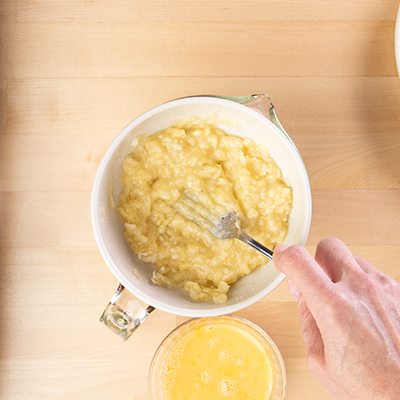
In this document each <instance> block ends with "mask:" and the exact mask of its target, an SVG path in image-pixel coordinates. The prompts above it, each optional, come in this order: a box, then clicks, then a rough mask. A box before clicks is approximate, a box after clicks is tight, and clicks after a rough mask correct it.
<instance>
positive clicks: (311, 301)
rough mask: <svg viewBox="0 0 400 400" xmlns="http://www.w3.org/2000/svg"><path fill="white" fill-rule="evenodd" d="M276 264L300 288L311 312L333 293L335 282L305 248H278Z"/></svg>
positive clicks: (275, 251)
mask: <svg viewBox="0 0 400 400" xmlns="http://www.w3.org/2000/svg"><path fill="white" fill-rule="evenodd" d="M274 264H275V267H276V268H277V269H278V270H279V271H280V272H282V273H284V274H285V275H287V276H288V277H289V279H291V280H292V281H293V282H294V284H295V285H296V286H297V287H298V288H299V290H300V292H301V293H302V294H303V296H304V298H305V299H306V302H307V304H308V306H309V308H310V310H311V311H312V310H313V309H315V308H316V307H317V306H318V305H319V304H320V303H321V300H323V299H326V298H327V297H329V296H330V294H331V293H332V289H333V282H332V281H331V279H330V278H329V276H328V275H327V274H326V273H325V271H324V270H323V269H322V268H321V267H320V265H319V264H318V263H317V262H316V261H315V260H314V258H313V257H312V256H311V254H310V253H309V252H308V251H307V250H306V249H305V248H304V247H302V246H299V245H294V246H291V247H286V246H284V245H279V246H277V247H276V248H275V249H274Z"/></svg>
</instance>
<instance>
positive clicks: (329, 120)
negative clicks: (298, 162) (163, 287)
mask: <svg viewBox="0 0 400 400" xmlns="http://www.w3.org/2000/svg"><path fill="white" fill-rule="evenodd" d="M397 10H398V1H397V0H396V1H392V0H335V1H331V0H304V1H303V0H299V1H293V0H272V1H265V0H246V1H245V0H230V1H226V0H192V1H190V0H187V1H184V0H156V1H149V0H113V1H109V0H108V1H106V0H97V1H86V0H85V1H84V0H3V1H2V2H1V4H0V131H1V135H0V190H1V197H0V266H1V269H0V282H1V287H0V289H1V290H0V298H1V302H2V307H1V311H0V320H1V330H0V398H1V399H6V400H25V399H26V400H28V399H29V400H39V399H40V400H42V399H43V400H47V399H60V400H61V399H63V400H64V399H65V400H66V399H68V400H69V399H74V400H91V399H93V400H101V399H138V400H144V399H147V382H146V377H147V371H148V368H149V364H150V361H151V358H152V355H153V353H154V351H155V349H156V348H157V346H158V345H159V343H160V342H161V340H162V339H163V338H164V337H165V336H166V335H167V334H168V333H169V332H170V331H171V330H172V329H173V328H174V327H175V326H177V324H179V323H181V322H182V321H183V320H184V318H182V317H176V316H174V315H171V314H167V313H164V312H161V311H158V310H156V311H155V312H154V313H153V314H152V315H151V316H150V317H149V318H148V319H147V321H146V322H145V324H144V325H143V326H142V327H141V328H140V329H139V330H138V331H137V332H136V333H135V335H134V337H132V338H131V339H130V340H129V341H128V342H126V343H124V342H122V341H121V340H120V339H119V338H118V337H116V336H115V335H113V334H112V333H111V332H110V331H109V330H107V329H106V327H105V326H103V325H101V324H100V323H99V322H98V318H99V316H100V314H101V313H102V311H103V308H104V307H105V306H106V304H107V303H108V301H109V300H110V298H111V296H112V294H113V293H114V290H115V289H116V287H117V284H118V282H117V280H116V279H115V278H114V276H113V275H112V274H111V272H110V271H109V269H108V268H107V266H106V264H105V263H104V261H103V259H102V257H101V255H100V253H99V251H98V249H97V247H96V243H95V241H94V237H93V233H92V228H91V221H90V194H91V187H92V183H93V179H94V175H95V172H96V169H97V166H98V165H99V162H100V160H101V157H102V155H103V154H104V152H105V150H106V148H107V147H108V145H109V144H110V142H111V141H112V139H113V138H114V137H115V136H116V135H117V134H118V133H119V132H120V130H121V129H122V128H123V127H124V126H125V125H127V124H128V123H129V122H130V121H131V120H132V119H134V118H135V117H137V116H138V115H140V114H141V113H142V112H144V111H146V110H148V109H149V108H151V107H153V106H155V105H158V104H160V103H162V102H165V101H167V100H170V99H173V98H177V97H181V96H185V95H194V94H220V95H247V94H252V93H266V94H268V95H269V96H270V97H271V98H272V100H273V102H274V105H275V107H276V110H277V113H278V116H279V117H280V120H281V122H282V124H283V126H284V127H285V128H286V130H287V131H288V132H289V134H290V135H291V137H292V139H293V140H294V142H295V143H296V145H297V147H298V149H299V150H300V152H301V154H302V155H303V158H304V161H305V164H306V167H307V170H308V173H309V177H310V182H311V188H312V195H313V220H312V226H311V231H310V235H309V239H308V242H307V249H308V250H309V251H310V252H311V253H313V252H314V250H315V246H316V244H317V243H318V241H319V240H320V239H322V238H323V237H325V236H330V235H334V236H338V237H340V238H341V239H343V240H344V241H345V242H346V243H348V244H349V246H350V248H351V249H352V251H353V252H354V253H358V254H360V255H362V256H364V257H366V258H368V259H369V260H370V261H372V262H373V263H374V264H375V265H376V266H377V267H378V268H379V269H381V270H382V271H384V272H386V273H387V274H389V275H391V276H392V277H394V278H395V279H397V280H398V281H400V265H399V261H398V260H399V253H400V168H399V166H400V132H399V131H400V81H399V77H398V74H397V69H396V63H395V54H394V30H395V21H396V15H397ZM237 314H238V315H240V316H242V317H245V318H247V319H249V320H251V321H253V322H255V323H256V324H258V325H259V326H261V327H262V328H263V329H264V330H265V331H266V332H267V333H268V334H269V335H270V336H271V337H272V339H273V340H274V341H275V342H276V344H277V345H278V347H279V349H280V350H281V353H282V355H283V358H284V361H285V363H286V368H287V376H288V396H287V399H288V400H325V399H328V398H329V396H328V395H327V394H326V392H325V390H324V389H323V387H322V386H321V385H320V384H319V383H318V382H317V381H316V380H315V379H314V378H313V377H312V376H311V375H310V374H309V372H308V370H307V365H306V359H305V349H304V345H303V341H302V335H301V330H300V324H299V318H298V312H297V305H296V303H295V301H294V300H293V298H292V296H291V295H290V293H289V291H288V289H287V284H286V281H285V282H284V283H282V284H281V285H280V286H279V287H278V289H276V290H275V291H274V292H273V293H272V294H270V295H269V296H267V297H266V298H265V299H263V300H262V301H260V302H258V303H256V304H254V305H253V306H251V307H248V308H247V309H244V310H242V311H241V312H238V313H237Z"/></svg>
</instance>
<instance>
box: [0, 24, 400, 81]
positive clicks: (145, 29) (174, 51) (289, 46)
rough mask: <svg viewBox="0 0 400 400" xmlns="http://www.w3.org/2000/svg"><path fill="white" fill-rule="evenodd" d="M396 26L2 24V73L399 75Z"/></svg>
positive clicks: (52, 75) (17, 75)
mask: <svg viewBox="0 0 400 400" xmlns="http://www.w3.org/2000/svg"><path fill="white" fill-rule="evenodd" d="M393 30H394V22H392V21H374V22H373V23H371V22H370V21H351V22H350V21H344V22H342V21H339V22H338V21H269V22H268V23H264V22H258V21H253V22H251V23H249V24H247V25H245V29H244V25H242V24H240V23H237V22H218V23H213V22H181V23H179V24H176V23H174V22H135V23H128V22H126V23H125V22H118V23H113V22H104V23H85V24H82V23H76V22H71V23H67V24H65V23H64V24H60V23H50V22H49V23H42V24H39V23H33V22H32V23H21V24H8V23H6V24H4V25H2V27H1V29H0V34H1V38H0V39H1V47H2V48H3V49H4V50H3V52H4V60H5V61H4V66H3V67H4V70H5V73H6V74H7V76H8V77H9V78H19V79H21V78H44V77H47V78H61V77H65V78H73V77H99V78H102V77H120V76H128V77H137V76H180V77H195V76H200V77H205V76H217V77H220V76H221V77H222V76H243V77H251V76H395V75H396V74H397V71H396V67H395V64H394V62H393ZM349 37H351V38H352V40H348V38H349ZM271 38H273V40H271Z"/></svg>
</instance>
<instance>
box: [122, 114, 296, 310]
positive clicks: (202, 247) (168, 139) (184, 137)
mask: <svg viewBox="0 0 400 400" xmlns="http://www.w3.org/2000/svg"><path fill="white" fill-rule="evenodd" d="M133 146H134V150H133V152H132V153H131V154H129V155H128V156H127V157H125V159H124V162H123V172H122V175H121V183H122V186H123V189H122V192H121V194H120V197H119V202H118V212H119V214H120V215H121V217H122V219H123V220H124V222H125V237H126V239H127V240H128V241H129V242H130V244H131V246H132V248H133V250H134V252H135V253H136V254H137V255H138V257H139V258H140V259H141V260H143V261H145V262H148V263H154V264H155V265H156V266H157V267H158V271H157V272H155V273H154V275H153V278H152V279H153V282H154V283H155V284H157V285H160V286H164V287H168V288H171V289H179V288H180V289H183V290H184V291H185V292H186V293H188V294H189V295H190V297H191V298H192V299H193V300H195V301H213V302H214V303H224V302H226V300H227V292H228V290H229V286H230V285H231V284H233V283H234V282H236V281H237V280H238V279H240V278H241V277H243V276H245V275H247V274H249V273H250V272H252V271H254V270H256V269H257V268H258V267H260V266H261V265H263V264H265V263H266V262H267V259H266V258H265V257H264V256H263V255H261V254H260V253H258V252H257V251H256V250H254V249H252V248H251V247H250V246H248V245H246V244H244V243H242V242H241V241H239V240H237V239H226V240H221V239H217V238H215V237H214V236H213V235H212V234H211V233H210V232H208V231H207V230H205V229H203V228H202V227H201V226H200V225H199V224H198V223H195V222H193V221H192V220H191V218H187V217H188V216H189V214H188V213H187V212H186V213H185V212H180V211H179V212H178V211H177V210H180V208H179V207H178V206H179V205H180V204H182V199H187V198H190V199H191V201H193V200H194V201H195V204H196V205H198V208H197V209H198V210H199V209H200V210H210V211H211V212H212V214H213V215H214V216H215V215H219V216H223V215H224V214H226V213H227V212H228V211H235V212H236V213H237V215H238V216H239V218H240V220H241V224H242V228H243V229H244V230H245V231H246V232H247V233H248V234H249V235H250V236H252V237H253V238H254V239H255V240H257V241H259V242H260V243H262V244H264V245H265V246H267V247H269V248H271V249H273V248H274V247H275V246H276V245H277V244H279V243H282V242H283V241H284V239H285V236H286V234H287V231H288V220H289V214H290V211H291V207H292V191H291V189H290V187H289V186H288V185H287V184H285V182H284V180H283V178H282V174H281V171H280V169H279V167H278V166H277V165H276V163H275V162H274V160H272V158H271V157H269V154H268V151H267V149H266V148H264V147H263V146H261V145H259V144H257V143H255V142H254V141H253V140H252V139H249V138H246V139H241V138H239V137H235V136H231V135H228V134H226V133H225V132H223V131H222V130H221V129H218V128H217V127H216V126H215V125H214V124H212V123H209V122H207V121H205V120H203V119H201V118H191V119H186V120H182V121H180V122H177V123H176V124H174V125H173V126H170V127H168V128H167V129H165V130H163V131H160V132H156V133H154V134H152V135H150V136H140V137H137V138H136V139H135V141H134V143H133ZM197 222H198V221H197Z"/></svg>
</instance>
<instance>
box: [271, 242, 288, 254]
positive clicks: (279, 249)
mask: <svg viewBox="0 0 400 400" xmlns="http://www.w3.org/2000/svg"><path fill="white" fill-rule="evenodd" d="M287 248H288V247H287V246H286V245H285V244H278V246H276V247H275V249H274V253H275V254H278V253H281V252H282V251H285V250H286V249H287Z"/></svg>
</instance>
